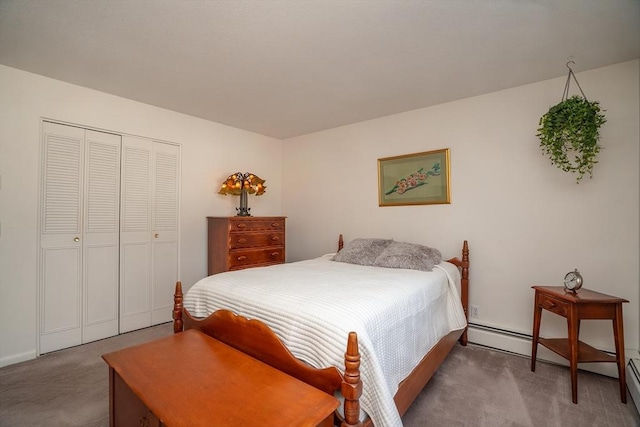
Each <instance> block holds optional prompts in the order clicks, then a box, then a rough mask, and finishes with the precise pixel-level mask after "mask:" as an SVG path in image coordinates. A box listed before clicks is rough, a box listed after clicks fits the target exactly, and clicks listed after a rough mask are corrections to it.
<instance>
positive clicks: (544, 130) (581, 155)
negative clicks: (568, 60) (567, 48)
mask: <svg viewBox="0 0 640 427" xmlns="http://www.w3.org/2000/svg"><path fill="white" fill-rule="evenodd" d="M567 67H568V68H569V65H568V64H567ZM572 75H573V71H572V70H571V68H569V77H568V78H567V84H566V85H565V92H564V94H563V96H562V101H561V102H560V103H559V104H557V105H554V106H553V107H551V108H550V109H549V111H548V112H547V113H546V114H545V115H543V116H542V117H541V118H540V122H539V125H540V128H539V129H538V134H537V135H536V136H537V137H539V138H540V147H541V148H542V152H543V154H545V155H547V156H548V157H549V159H551V164H554V165H556V166H557V167H558V168H560V169H562V170H563V171H565V172H574V173H577V174H578V176H577V178H576V182H577V183H579V182H580V180H581V179H582V177H583V176H584V175H585V174H589V177H591V176H593V165H594V164H596V163H598V153H599V152H600V150H601V149H602V146H601V145H600V144H598V141H599V140H600V127H601V126H602V125H603V124H604V123H605V122H606V121H607V120H606V119H605V117H604V114H603V112H604V110H602V109H601V108H600V103H599V102H598V101H588V100H587V98H586V97H585V96H584V92H583V93H582V95H583V96H582V97H580V96H578V95H574V96H572V97H570V98H567V94H568V92H569V79H570V78H571V76H572ZM573 78H574V80H575V75H573ZM576 84H578V81H577V80H576ZM578 87H580V85H579V84H578ZM580 91H581V92H582V89H581V88H580Z"/></svg>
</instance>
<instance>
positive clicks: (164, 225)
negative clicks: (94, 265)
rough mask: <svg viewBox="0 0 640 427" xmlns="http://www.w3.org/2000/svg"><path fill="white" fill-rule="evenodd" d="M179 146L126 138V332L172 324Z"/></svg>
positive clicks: (123, 216)
mask: <svg viewBox="0 0 640 427" xmlns="http://www.w3.org/2000/svg"><path fill="white" fill-rule="evenodd" d="M179 154H180V153H179V147H177V146H175V145H171V144H166V143H161V142H157V141H153V140H150V139H145V138H138V137H130V136H125V137H123V145H122V195H121V200H122V202H121V232H120V266H121V267H120V332H128V331H132V330H134V329H140V328H144V327H147V326H151V325H156V324H159V323H163V322H168V321H170V320H171V311H172V308H173V290H174V288H175V282H176V281H177V280H178V241H179V239H178V237H179V236H178V211H179V210H178V202H179V194H178V188H179V176H180V168H179V166H180V157H179Z"/></svg>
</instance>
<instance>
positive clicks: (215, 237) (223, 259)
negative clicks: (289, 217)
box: [207, 216, 285, 275]
mask: <svg viewBox="0 0 640 427" xmlns="http://www.w3.org/2000/svg"><path fill="white" fill-rule="evenodd" d="M207 221H208V229H209V249H208V274H209V275H211V274H215V273H220V272H223V271H229V270H240V269H243V268H250V267H261V266H265V265H271V264H282V263H284V261H285V217H283V216H274V217H253V216H250V217H239V216H233V217H208V218H207Z"/></svg>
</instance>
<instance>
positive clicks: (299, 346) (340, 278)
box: [184, 255, 466, 427]
mask: <svg viewBox="0 0 640 427" xmlns="http://www.w3.org/2000/svg"><path fill="white" fill-rule="evenodd" d="M331 257H332V255H325V256H322V257H319V258H315V259H312V260H307V261H300V262H295V263H289V264H281V265H275V266H270V267H261V268H251V269H246V270H239V271H234V272H226V273H220V274H215V275H213V276H209V277H206V278H204V279H202V280H200V281H199V282H198V283H196V284H195V285H193V286H192V287H191V289H190V290H189V291H188V292H187V294H186V295H185V299H184V306H185V308H186V309H187V310H188V311H189V312H190V313H191V314H192V315H194V316H196V317H206V316H208V315H209V314H211V313H212V312H214V311H215V310H217V309H221V308H225V309H228V310H231V311H233V312H234V313H236V314H239V315H242V316H245V317H248V318H253V319H258V320H261V321H262V322H264V323H266V324H267V325H269V326H270V327H271V329H273V331H274V332H275V333H276V335H277V336H278V337H279V338H280V339H281V340H282V342H283V343H284V344H285V345H286V346H287V347H288V348H289V350H290V351H291V352H292V353H293V355H295V356H296V357H297V358H299V359H301V360H303V361H305V362H307V363H309V364H310V365H312V366H314V367H318V368H322V367H327V366H336V367H338V368H339V369H340V368H341V367H343V366H344V352H345V349H346V342H347V335H348V333H349V332H350V331H355V332H357V333H358V343H359V349H360V354H361V365H360V371H361V378H362V381H363V383H364V388H363V394H362V398H361V399H360V403H361V406H362V409H364V410H365V411H366V413H367V414H368V415H369V416H370V417H371V418H372V420H373V422H374V424H375V425H376V427H386V426H402V421H401V419H400V415H399V414H398V411H397V409H396V407H395V404H394V401H393V396H394V394H395V393H396V391H397V389H398V384H399V383H400V382H401V381H402V380H403V379H404V378H406V377H407V376H408V375H409V374H410V373H411V371H412V370H413V368H414V367H415V366H416V365H417V364H418V362H419V361H420V360H421V359H422V358H423V357H424V355H425V354H426V353H427V352H428V351H429V349H430V348H431V347H432V346H433V345H434V344H435V343H436V342H437V341H438V340H439V339H440V338H441V337H443V336H444V335H446V334H448V333H449V332H451V331H453V330H458V329H462V328H464V327H465V326H466V319H465V316H464V311H463V309H462V305H461V303H460V298H459V297H458V291H457V289H456V286H457V284H459V281H460V274H459V271H458V269H457V268H456V267H455V266H454V265H452V264H449V263H446V262H442V263H440V264H439V265H438V266H436V267H435V268H434V269H433V271H431V272H423V271H416V270H404V269H391V268H380V267H366V266H360V265H354V264H347V263H342V262H335V261H331Z"/></svg>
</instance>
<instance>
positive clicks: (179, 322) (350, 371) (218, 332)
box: [173, 282, 362, 427]
mask: <svg viewBox="0 0 640 427" xmlns="http://www.w3.org/2000/svg"><path fill="white" fill-rule="evenodd" d="M182 301H183V293H182V283H181V282H177V283H176V291H175V295H174V309H173V331H174V333H179V332H182V331H183V330H187V329H197V330H199V331H201V332H203V333H205V334H207V335H209V336H211V337H213V338H215V339H217V340H218V341H222V342H223V343H225V344H227V345H229V346H231V347H233V348H235V349H237V350H240V351H242V352H243V353H245V354H248V355H249V356H251V357H253V358H255V359H258V360H260V361H262V362H264V363H266V364H268V365H270V366H273V367H274V368H276V369H278V370H280V371H282V372H285V373H286V374H288V375H291V376H292V377H294V378H297V379H299V380H300V381H303V382H305V383H307V384H310V385H312V386H314V387H316V388H317V389H319V390H322V391H324V392H325V393H328V394H330V395H333V394H334V392H335V391H338V390H339V391H341V392H342V395H343V397H344V417H343V418H341V417H339V416H338V415H337V414H336V421H337V424H336V425H338V424H339V425H341V427H358V426H362V423H361V422H360V420H359V419H358V417H359V416H360V396H361V395H362V381H361V379H360V353H359V351H358V335H357V334H356V333H355V332H351V333H349V336H348V337H347V346H346V352H345V355H344V367H345V369H344V376H343V375H342V374H341V373H340V371H338V369H337V368H336V367H329V368H324V369H317V368H313V367H311V366H309V365H306V364H304V363H302V362H301V361H300V360H298V359H297V358H296V357H295V356H294V355H293V354H291V352H290V351H289V349H288V348H287V347H286V346H285V345H284V344H283V343H282V342H281V341H280V339H279V338H278V337H277V336H276V334H275V333H274V332H273V331H272V330H271V328H269V327H268V326H267V325H265V324H264V323H262V322H261V321H259V320H255V319H247V318H245V317H242V316H238V315H236V314H234V313H232V312H231V311H229V310H217V311H215V312H214V313H212V314H211V315H209V316H208V317H206V318H203V319H197V318H195V317H193V316H191V315H190V314H189V312H188V311H186V310H185V309H184V307H183V304H182Z"/></svg>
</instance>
